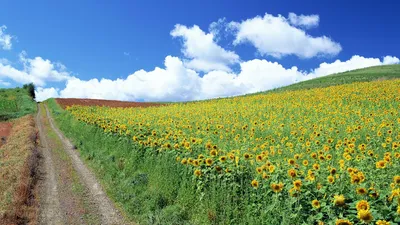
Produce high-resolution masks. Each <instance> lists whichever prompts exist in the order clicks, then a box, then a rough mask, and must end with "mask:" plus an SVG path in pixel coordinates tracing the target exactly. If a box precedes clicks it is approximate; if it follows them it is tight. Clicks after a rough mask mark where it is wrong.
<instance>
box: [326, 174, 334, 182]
mask: <svg viewBox="0 0 400 225" xmlns="http://www.w3.org/2000/svg"><path fill="white" fill-rule="evenodd" d="M327 180H328V182H329V183H331V184H333V183H335V178H334V177H333V176H332V175H329V176H328V177H327Z"/></svg>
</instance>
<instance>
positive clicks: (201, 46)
mask: <svg viewBox="0 0 400 225" xmlns="http://www.w3.org/2000/svg"><path fill="white" fill-rule="evenodd" d="M213 26H215V27H213ZM213 26H212V27H210V29H211V33H205V32H204V31H203V30H201V29H200V28H199V27H198V26H197V25H194V26H193V27H186V26H184V25H180V24H177V25H175V28H174V29H173V30H172V31H171V36H172V37H176V38H178V37H179V38H182V40H183V46H182V53H183V54H184V56H185V57H186V58H188V60H185V65H186V67H188V68H191V69H194V70H196V71H203V72H209V71H212V70H222V71H230V70H231V69H230V67H229V65H232V64H235V63H237V62H239V56H238V55H237V54H236V53H234V52H233V51H227V50H225V49H223V48H222V47H221V46H219V45H218V44H217V43H216V42H215V40H214V34H216V33H215V31H216V30H217V29H216V26H217V23H216V24H215V25H213Z"/></svg>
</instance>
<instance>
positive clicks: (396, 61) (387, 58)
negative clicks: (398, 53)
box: [383, 55, 400, 65]
mask: <svg viewBox="0 0 400 225" xmlns="http://www.w3.org/2000/svg"><path fill="white" fill-rule="evenodd" d="M399 63H400V60H399V58H397V57H393V56H390V55H388V56H385V57H384V58H383V64H384V65H389V64H399Z"/></svg>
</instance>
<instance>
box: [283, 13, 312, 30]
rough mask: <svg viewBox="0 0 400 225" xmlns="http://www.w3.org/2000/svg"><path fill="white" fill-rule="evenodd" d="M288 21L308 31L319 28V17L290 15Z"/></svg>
mask: <svg viewBox="0 0 400 225" xmlns="http://www.w3.org/2000/svg"><path fill="white" fill-rule="evenodd" d="M288 20H289V22H290V24H292V25H293V26H298V27H304V28H306V29H309V28H313V27H318V24H319V16H318V15H303V14H301V15H299V16H298V15H296V13H292V12H291V13H289V16H288Z"/></svg>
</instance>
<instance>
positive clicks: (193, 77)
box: [60, 56, 200, 101]
mask: <svg viewBox="0 0 400 225" xmlns="http://www.w3.org/2000/svg"><path fill="white" fill-rule="evenodd" d="M164 64H165V69H161V68H158V67H156V68H155V69H154V70H152V71H149V72H147V71H144V70H139V71H136V72H135V73H133V74H131V75H129V76H128V77H127V78H126V79H116V80H109V79H101V80H98V79H91V80H88V81H82V80H79V79H71V80H68V81H67V83H66V88H65V89H64V90H62V91H61V92H60V95H61V97H81V98H100V99H120V100H145V101H162V100H164V101H187V100H192V99H197V96H198V94H199V93H198V92H199V90H200V86H199V79H200V77H199V75H198V74H197V73H196V72H195V71H194V70H191V69H188V68H186V67H184V65H183V62H182V61H181V60H180V59H179V58H177V57H172V56H167V57H166V58H165V63H164Z"/></svg>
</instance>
